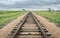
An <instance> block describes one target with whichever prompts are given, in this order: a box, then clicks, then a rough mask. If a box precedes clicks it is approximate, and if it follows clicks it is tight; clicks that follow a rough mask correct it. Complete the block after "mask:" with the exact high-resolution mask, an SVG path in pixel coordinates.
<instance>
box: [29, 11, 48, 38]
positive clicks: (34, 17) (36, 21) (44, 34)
mask: <svg viewBox="0 0 60 38" xmlns="http://www.w3.org/2000/svg"><path fill="white" fill-rule="evenodd" d="M30 13H31V12H30ZM31 14H32V13H31ZM32 17H33V19H34V21H35V23H36V24H37V25H38V27H39V29H40V31H41V33H42V35H43V38H48V36H47V34H46V33H45V31H44V30H43V28H42V26H41V24H40V23H39V21H38V19H37V18H36V16H35V15H33V14H32Z"/></svg>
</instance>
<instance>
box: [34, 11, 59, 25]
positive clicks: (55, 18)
mask: <svg viewBox="0 0 60 38" xmlns="http://www.w3.org/2000/svg"><path fill="white" fill-rule="evenodd" d="M34 12H35V13H36V14H38V15H41V16H43V17H45V18H47V19H49V21H51V22H54V23H55V24H57V25H58V26H60V12H47V11H34Z"/></svg>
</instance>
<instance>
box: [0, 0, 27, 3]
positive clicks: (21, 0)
mask: <svg viewBox="0 0 60 38" xmlns="http://www.w3.org/2000/svg"><path fill="white" fill-rule="evenodd" d="M25 1H27V0H0V3H3V4H15V2H25Z"/></svg>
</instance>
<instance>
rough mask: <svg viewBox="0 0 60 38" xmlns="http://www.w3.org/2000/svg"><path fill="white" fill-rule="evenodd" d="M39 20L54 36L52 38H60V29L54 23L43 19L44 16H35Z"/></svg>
mask: <svg viewBox="0 0 60 38" xmlns="http://www.w3.org/2000/svg"><path fill="white" fill-rule="evenodd" d="M34 15H35V16H36V17H37V18H38V20H39V21H40V23H42V24H44V25H45V27H46V29H47V30H48V31H49V32H50V33H51V34H52V36H53V37H54V38H60V28H59V27H57V26H56V25H55V24H54V23H52V22H50V21H48V19H46V18H44V17H42V16H39V15H36V14H34Z"/></svg>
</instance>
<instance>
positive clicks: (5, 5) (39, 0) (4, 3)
mask: <svg viewBox="0 0 60 38" xmlns="http://www.w3.org/2000/svg"><path fill="white" fill-rule="evenodd" d="M22 8H25V9H47V8H51V9H60V0H0V9H22Z"/></svg>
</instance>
